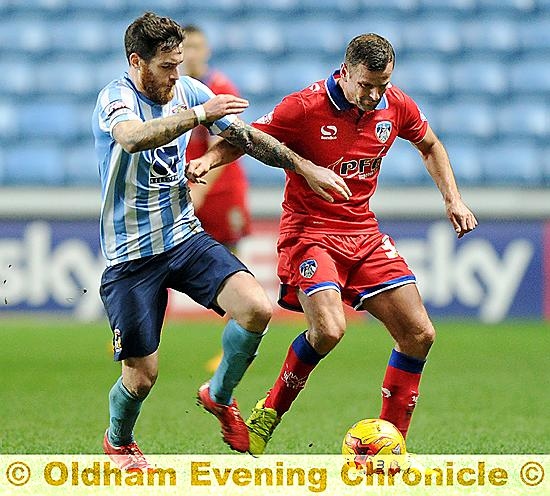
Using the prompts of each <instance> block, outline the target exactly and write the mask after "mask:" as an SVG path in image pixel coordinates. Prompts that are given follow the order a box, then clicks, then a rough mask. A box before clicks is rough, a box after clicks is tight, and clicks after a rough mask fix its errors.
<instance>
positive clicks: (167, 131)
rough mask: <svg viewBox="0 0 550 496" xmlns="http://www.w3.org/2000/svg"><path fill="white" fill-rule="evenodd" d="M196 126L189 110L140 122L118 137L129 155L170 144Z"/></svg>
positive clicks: (193, 113)
mask: <svg viewBox="0 0 550 496" xmlns="http://www.w3.org/2000/svg"><path fill="white" fill-rule="evenodd" d="M197 124H198V121H197V117H196V115H195V112H193V111H192V110H189V111H185V112H182V113H181V114H176V115H171V116H169V117H160V118H157V119H151V120H149V121H145V122H141V123H140V125H139V126H135V127H134V128H132V129H129V130H128V132H126V133H124V135H123V136H120V138H121V139H120V142H121V144H123V147H124V148H125V149H126V150H127V151H130V152H131V153H136V152H140V151H143V150H151V149H153V148H157V147H159V146H163V145H166V144H167V143H170V142H171V141H172V140H174V139H175V138H177V137H178V136H180V135H182V134H183V133H185V132H186V131H189V130H190V129H193V128H194V127H195V126H196V125H197ZM115 129H116V127H115ZM115 138H116V137H115ZM117 141H119V140H117Z"/></svg>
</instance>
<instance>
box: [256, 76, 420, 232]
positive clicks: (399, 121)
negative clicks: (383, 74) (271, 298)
mask: <svg viewBox="0 0 550 496" xmlns="http://www.w3.org/2000/svg"><path fill="white" fill-rule="evenodd" d="M339 77H340V73H339V71H335V72H334V73H333V74H332V75H331V76H330V77H329V78H328V79H327V80H325V81H318V82H316V83H313V84H312V85H311V86H309V87H308V88H306V89H304V90H302V91H299V92H297V93H293V94H291V95H289V96H287V97H285V98H284V99H283V101H282V102H281V103H280V104H279V105H277V106H276V107H275V109H274V110H273V111H272V112H270V113H269V114H267V115H265V116H263V117H261V118H260V119H258V120H257V121H256V122H255V123H254V124H253V125H254V126H255V127H257V128H258V129H261V130H262V131H265V132H266V133H268V134H270V135H272V136H274V137H275V138H277V139H278V140H279V141H282V142H283V143H285V144H286V145H287V146H288V147H289V148H291V149H292V150H294V151H295V152H296V153H298V154H299V155H301V156H302V157H304V158H306V159H309V160H311V161H312V162H313V163H315V164H317V165H320V166H322V167H327V168H330V169H332V170H334V171H335V172H336V173H337V174H339V175H340V176H341V177H343V178H344V180H345V181H346V183H347V185H348V187H349V188H350V190H351V192H352V197H351V198H350V199H349V200H344V199H343V198H342V197H340V196H337V195H336V196H335V202H334V203H328V202H327V201H325V200H323V199H322V198H321V197H320V196H318V195H316V194H315V193H314V192H313V191H312V190H311V189H310V187H309V186H308V184H307V182H306V181H305V179H304V178H303V177H302V176H300V175H298V174H296V173H294V172H292V171H287V173H286V185H285V194H284V200H283V214H282V217H281V232H296V231H310V232H311V231H322V232H327V233H338V234H344V233H347V234H353V233H364V232H368V231H370V230H371V229H373V228H374V229H376V228H377V221H376V219H375V217H374V213H373V212H372V211H371V210H370V208H369V200H370V198H371V196H372V195H373V194H374V192H375V190H376V185H377V182H378V174H379V172H380V165H381V162H382V158H383V157H384V156H385V155H386V153H387V152H388V150H389V148H390V146H391V145H392V144H393V142H394V141H395V138H396V137H398V136H399V137H400V138H404V139H406V140H409V141H411V142H413V143H418V142H419V141H421V140H422V139H423V138H424V136H425V134H426V131H427V128H428V122H427V121H426V118H425V117H424V115H423V114H422V113H421V112H420V110H419V108H418V106H417V105H416V103H415V102H414V101H413V99H412V98H411V97H409V96H408V95H406V94H405V93H403V91H401V90H400V89H399V88H397V87H396V86H390V87H389V88H388V89H387V90H386V92H385V93H384V96H383V97H382V100H381V101H380V103H379V104H378V106H377V107H376V109H375V110H372V111H370V112H360V111H359V109H358V108H357V107H356V106H355V105H353V104H351V103H349V102H348V101H347V100H346V98H345V96H344V93H343V91H342V89H341V87H340V86H339V85H338V83H337V81H338V79H339Z"/></svg>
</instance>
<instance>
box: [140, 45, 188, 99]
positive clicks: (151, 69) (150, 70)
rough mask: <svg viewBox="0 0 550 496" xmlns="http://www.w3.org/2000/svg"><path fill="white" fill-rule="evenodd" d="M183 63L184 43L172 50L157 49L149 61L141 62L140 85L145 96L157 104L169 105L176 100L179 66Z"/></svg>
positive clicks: (142, 60)
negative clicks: (175, 88) (175, 87)
mask: <svg viewBox="0 0 550 496" xmlns="http://www.w3.org/2000/svg"><path fill="white" fill-rule="evenodd" d="M182 62H183V43H180V44H179V45H178V46H177V47H175V48H174V49H172V50H162V48H159V49H157V53H156V55H155V56H154V57H153V58H152V59H151V60H150V61H149V62H147V61H145V60H144V59H141V60H140V61H139V72H138V74H139V76H138V77H139V78H140V84H141V87H142V88H143V91H144V92H145V95H146V96H147V97H148V98H150V99H151V100H153V101H154V102H156V103H159V104H161V105H165V104H167V103H168V102H169V101H170V100H172V98H174V86H175V84H176V81H177V80H178V79H179V73H178V66H179V65H180V64H181V63H182Z"/></svg>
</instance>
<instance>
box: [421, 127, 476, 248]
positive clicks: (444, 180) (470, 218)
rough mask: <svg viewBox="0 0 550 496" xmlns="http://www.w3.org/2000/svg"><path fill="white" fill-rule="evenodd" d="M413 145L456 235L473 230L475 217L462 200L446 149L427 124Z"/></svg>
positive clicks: (460, 235) (462, 234) (459, 235)
mask: <svg viewBox="0 0 550 496" xmlns="http://www.w3.org/2000/svg"><path fill="white" fill-rule="evenodd" d="M415 146H416V148H418V150H419V151H420V154H421V155H422V160H423V161H424V164H425V166H426V169H427V170H428V172H429V173H430V175H431V176H432V179H433V180H434V182H435V184H436V186H437V188H438V189H439V191H440V192H441V194H442V196H443V199H444V201H445V209H446V211H447V217H448V218H449V220H450V221H451V224H452V225H453V228H454V230H455V232H456V234H457V236H458V237H459V238H461V237H462V236H464V235H465V234H466V233H469V232H470V231H473V230H474V229H475V227H476V226H477V219H476V218H475V215H474V214H473V213H472V212H471V210H470V209H469V208H468V207H467V206H466V204H465V203H464V202H463V201H462V197H461V196H460V192H459V191H458V186H457V185H456V180H455V176H454V173H453V169H452V167H451V163H450V161H449V156H448V155H447V151H446V150H445V147H444V146H443V144H442V143H441V141H439V139H438V138H437V136H436V135H435V133H434V132H433V131H432V129H431V128H430V127H429V126H428V130H427V132H426V136H425V137H424V139H423V140H422V141H421V142H420V143H416V144H415Z"/></svg>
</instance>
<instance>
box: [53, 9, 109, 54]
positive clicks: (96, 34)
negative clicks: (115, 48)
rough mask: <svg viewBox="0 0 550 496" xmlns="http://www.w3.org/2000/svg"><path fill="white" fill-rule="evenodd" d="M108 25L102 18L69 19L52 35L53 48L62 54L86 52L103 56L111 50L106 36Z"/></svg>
mask: <svg viewBox="0 0 550 496" xmlns="http://www.w3.org/2000/svg"><path fill="white" fill-rule="evenodd" d="M107 28H108V23H106V22H105V21H104V20H102V19H101V18H99V17H97V18H94V17H87V18H84V19H80V18H68V19H66V20H65V21H61V22H59V23H58V24H57V26H56V29H55V30H54V32H53V34H52V45H51V46H52V48H53V49H55V50H56V51H57V52H60V53H63V54H64V53H71V52H86V53H88V54H94V55H97V54H102V53H103V52H106V51H108V50H110V49H111V46H110V43H109V37H107V36H105V32H106V31H107Z"/></svg>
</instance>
